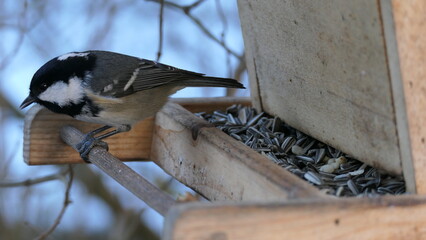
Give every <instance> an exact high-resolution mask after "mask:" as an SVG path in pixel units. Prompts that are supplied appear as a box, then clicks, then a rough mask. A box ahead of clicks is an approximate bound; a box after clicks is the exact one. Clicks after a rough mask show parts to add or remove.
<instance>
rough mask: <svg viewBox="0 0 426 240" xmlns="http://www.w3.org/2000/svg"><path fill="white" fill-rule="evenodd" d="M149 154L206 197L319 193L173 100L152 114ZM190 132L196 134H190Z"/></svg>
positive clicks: (263, 197)
mask: <svg viewBox="0 0 426 240" xmlns="http://www.w3.org/2000/svg"><path fill="white" fill-rule="evenodd" d="M154 128H155V130H154V136H153V141H152V151H151V159H152V160H153V161H154V162H155V163H157V164H158V165H159V166H160V167H161V168H163V169H164V170H165V171H166V172H168V173H169V174H170V175H172V176H173V177H174V178H176V179H177V180H179V181H181V182H182V183H184V184H185V185H187V186H189V187H191V188H192V189H194V190H195V191H197V192H199V193H200V194H202V195H203V196H205V197H206V198H207V199H210V200H284V199H289V198H300V197H325V195H324V194H322V193H321V192H319V191H318V189H316V188H315V187H313V186H311V185H310V184H308V183H307V182H305V181H303V180H301V179H299V178H298V177H296V176H295V175H293V174H291V173H290V172H288V171H286V170H284V169H283V168H282V167H279V166H278V165H276V164H274V163H272V162H271V161H270V160H269V159H267V158H266V157H264V156H262V155H260V154H259V153H257V152H255V151H254V150H252V149H250V148H249V147H247V146H245V145H244V144H242V143H241V142H238V141H235V140H234V139H233V138H231V137H229V136H228V135H226V134H225V133H223V132H222V131H220V130H219V129H217V128H215V127H213V126H212V125H210V124H208V123H207V122H206V121H204V120H202V119H199V118H197V117H195V116H194V115H193V114H191V113H190V112H188V111H186V110H185V109H184V108H182V107H181V106H179V105H176V104H172V103H170V104H167V105H166V106H165V107H164V108H163V109H162V111H160V112H159V113H157V115H156V119H155V126H154ZM194 133H198V134H195V135H197V138H196V140H194V139H193V136H194Z"/></svg>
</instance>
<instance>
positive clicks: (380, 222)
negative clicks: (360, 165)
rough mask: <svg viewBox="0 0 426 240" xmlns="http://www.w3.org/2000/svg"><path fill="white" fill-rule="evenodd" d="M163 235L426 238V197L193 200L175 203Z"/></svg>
mask: <svg viewBox="0 0 426 240" xmlns="http://www.w3.org/2000/svg"><path fill="white" fill-rule="evenodd" d="M163 236H164V237H163V240H171V239H179V240H196V239H232V240H257V239H268V240H281V239H318V240H325V239H353V240H356V239H378V240H380V239H382V240H392V239H401V240H402V239H426V197H425V196H397V197H395V196H387V197H379V198H362V199H359V198H347V199H334V200H330V199H328V200H326V199H318V198H317V199H304V200H288V201H286V202H280V203H257V204H249V203H238V204H229V203H227V204H226V203H225V204H224V203H210V204H205V203H188V204H183V205H179V206H176V207H174V208H173V209H172V210H171V211H170V212H169V214H168V216H167V218H166V222H165V229H164V235H163Z"/></svg>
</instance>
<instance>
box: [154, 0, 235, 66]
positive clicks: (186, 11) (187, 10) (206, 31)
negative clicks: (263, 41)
mask: <svg viewBox="0 0 426 240" xmlns="http://www.w3.org/2000/svg"><path fill="white" fill-rule="evenodd" d="M146 1H148V2H156V3H160V2H163V3H164V5H166V6H169V7H173V8H175V9H179V10H181V11H182V12H183V13H184V14H185V15H186V16H188V17H189V19H191V20H192V22H194V23H195V25H197V26H198V27H199V28H200V29H201V31H202V32H204V34H206V35H207V37H209V38H210V39H211V40H213V41H214V42H216V43H218V44H219V45H220V46H222V47H223V48H224V49H225V50H226V51H227V52H228V53H229V54H231V55H232V56H234V57H236V58H238V59H242V57H241V56H240V55H239V54H238V53H236V52H234V51H233V50H232V49H230V48H229V47H228V46H227V45H226V44H225V43H224V42H223V41H221V40H220V39H219V38H217V37H216V36H215V35H213V33H211V32H210V31H209V29H208V28H207V27H206V26H204V24H203V23H202V22H201V21H200V20H199V19H198V18H196V17H195V16H194V15H192V14H191V10H192V9H193V8H194V4H192V5H188V6H182V5H179V4H176V3H173V2H169V1H164V0H146ZM199 2H202V1H199ZM198 4H199V3H198V2H197V4H196V5H195V6H198Z"/></svg>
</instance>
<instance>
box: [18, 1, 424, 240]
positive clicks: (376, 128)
mask: <svg viewBox="0 0 426 240" xmlns="http://www.w3.org/2000/svg"><path fill="white" fill-rule="evenodd" d="M238 6H239V11H240V18H241V24H242V28H243V34H244V41H245V48H246V60H247V66H248V70H249V76H250V84H251V85H250V87H251V90H252V92H251V99H241V98H215V99H195V100H194V99H186V100H183V99H181V100H174V102H172V103H169V104H167V105H166V106H165V107H164V108H163V109H162V111H160V112H159V113H158V114H157V115H156V116H155V118H152V119H147V120H145V121H143V122H141V123H139V124H138V125H136V126H135V128H134V129H133V130H132V131H131V132H128V133H123V134H118V135H116V136H114V137H111V138H110V139H107V142H108V143H109V146H110V151H109V152H110V153H111V154H112V155H114V156H116V157H117V158H118V159H120V160H123V161H134V160H151V161H154V162H155V163H156V164H157V165H159V166H160V167H161V168H163V169H164V170H165V171H166V172H168V173H169V174H170V175H172V176H173V177H175V178H176V179H177V180H179V181H180V182H182V183H184V184H185V185H187V186H189V187H191V188H192V189H194V190H195V191H197V192H199V193H200V194H202V195H203V196H205V197H206V198H207V199H209V200H211V201H212V202H210V203H208V202H202V203H201V202H192V203H181V204H174V202H173V201H172V200H170V199H169V198H167V197H164V198H162V199H164V202H167V206H168V207H165V208H164V207H156V206H157V205H156V203H155V201H156V200H155V199H147V200H146V201H147V203H148V204H149V203H150V201H152V202H154V203H153V204H152V205H153V206H154V208H155V209H157V210H158V211H159V212H160V213H162V214H164V215H165V217H166V218H165V229H164V234H163V239H179V240H186V239H188V240H189V239H194V240H195V239H212V240H213V239H217V240H219V239H244V240H250V239H268V240H269V239H338V238H339V239H341V238H343V239H426V197H425V196H424V194H425V193H426V168H425V166H426V164H425V163H426V148H425V145H426V143H425V142H426V141H425V139H426V128H425V127H424V122H425V120H424V119H426V94H425V89H426V67H425V63H426V1H423V0H377V1H370V0H360V1H337V0H334V1H326V2H324V1H296V0H291V1H268V2H265V1H256V0H238ZM235 103H239V104H244V105H250V104H251V103H252V104H253V106H255V107H256V108H257V109H259V110H263V111H266V112H267V113H269V114H271V115H276V116H279V117H280V118H281V119H283V120H284V121H285V122H287V123H288V124H289V125H291V126H292V127H294V128H296V129H298V130H300V131H302V132H304V133H306V134H308V135H311V136H312V137H314V138H316V139H319V140H321V141H323V142H325V143H327V144H329V145H331V146H333V147H335V148H337V149H340V150H342V151H343V152H346V153H348V154H350V155H352V156H354V157H355V158H357V159H359V160H361V161H363V162H365V163H368V164H370V165H372V166H375V167H378V168H380V169H382V170H383V171H387V172H389V173H392V174H402V175H403V176H404V179H405V182H406V187H407V190H408V192H409V193H410V194H407V195H404V196H385V197H377V198H336V197H331V196H328V195H325V194H324V193H322V192H320V191H319V190H318V189H317V188H315V187H313V186H312V185H310V184H308V183H307V182H305V181H303V180H301V179H299V178H297V177H296V176H294V175H293V174H291V173H289V172H287V171H286V170H285V169H283V168H281V167H280V166H278V165H276V164H274V163H272V162H271V161H270V160H269V159H267V157H265V156H262V155H260V154H258V153H257V152H255V151H254V150H252V149H250V148H249V147H247V146H245V145H243V144H241V143H239V142H237V141H236V140H234V139H233V138H231V137H229V136H228V135H226V134H225V133H223V132H221V131H220V130H219V129H216V128H214V127H212V126H211V125H209V124H208V123H207V122H205V121H204V120H201V119H199V118H197V117H195V116H194V115H193V114H191V112H199V111H212V110H218V109H224V108H226V107H228V106H230V105H232V104H235ZM64 124H70V125H73V126H75V127H77V128H78V129H80V130H82V131H88V130H89V129H93V128H94V127H95V126H94V125H92V124H88V123H82V122H78V121H75V120H73V119H71V118H68V117H66V116H62V115H56V114H52V113H50V112H48V111H47V110H45V109H40V108H32V109H31V110H30V112H29V113H28V114H27V116H26V122H25V142H24V143H25V145H24V156H25V161H26V162H27V163H28V164H30V165H33V164H63V163H81V162H82V160H81V159H80V158H79V156H78V154H77V153H76V152H75V151H74V150H73V149H72V148H70V147H69V146H68V145H67V144H65V143H63V142H62V141H61V140H60V138H61V136H60V132H61V128H62V126H63V125H64ZM76 136H77V138H78V136H79V134H78V133H77V135H76ZM194 136H196V138H194ZM62 137H63V136H62ZM194 139H195V140H194ZM70 144H71V145H73V144H72V143H70ZM95 150H96V149H94V150H93V151H92V152H91V153H90V155H89V157H90V158H91V159H94V158H96V157H97V156H98V155H102V156H104V155H105V154H106V153H101V154H98V153H97V152H100V151H101V150H99V149H98V150H99V151H98V150H96V151H95ZM93 152H95V153H93ZM114 161H115V160H114ZM114 161H112V164H113V163H114ZM93 163H94V164H95V165H97V166H98V165H102V164H103V161H96V160H94V161H93ZM108 164H109V163H108ZM120 164H121V163H120ZM114 166H115V165H108V166H107V167H104V168H103V169H105V170H104V171H106V172H108V171H109V170H108V169H111V168H114ZM126 171H127V170H126ZM129 171H131V170H129ZM111 174H112V175H114V173H111ZM129 174H130V173H129ZM131 174H133V173H131ZM135 179H136V178H135ZM117 181H120V182H121V183H122V184H123V185H125V186H126V187H128V188H129V189H130V190H131V191H133V192H134V193H135V194H136V195H138V194H139V193H140V189H139V190H138V184H137V183H135V182H133V183H132V178H131V179H118V180H117ZM126 182H127V183H126ZM129 182H130V183H129ZM128 185H131V186H128ZM139 187H140V186H139ZM150 191H156V190H155V189H154V190H150ZM160 194H161V193H160ZM138 196H139V197H140V198H142V199H144V194H139V195H138ZM144 200H145V199H144Z"/></svg>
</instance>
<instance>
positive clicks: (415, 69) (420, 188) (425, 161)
mask: <svg viewBox="0 0 426 240" xmlns="http://www.w3.org/2000/svg"><path fill="white" fill-rule="evenodd" d="M392 7H393V16H394V21H395V32H396V39H397V45H398V49H397V50H398V54H399V59H400V60H399V63H400V66H401V76H402V82H403V86H404V88H403V89H404V92H405V102H406V111H407V116H408V117H407V118H408V125H409V135H410V143H411V154H412V157H413V162H412V164H413V168H414V171H411V174H410V172H407V175H409V177H410V178H414V179H415V185H416V189H417V193H418V194H425V193H426V127H425V126H426V125H425V123H426V67H425V66H426V1H424V0H392ZM395 51H396V49H395ZM409 164H410V163H407V165H409ZM404 173H405V172H404Z"/></svg>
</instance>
